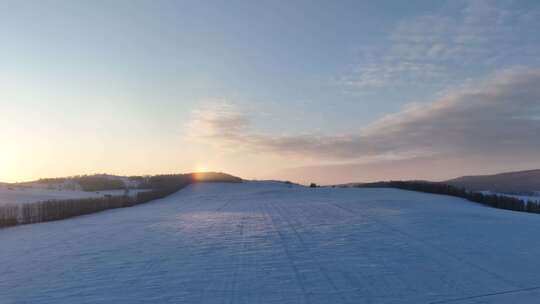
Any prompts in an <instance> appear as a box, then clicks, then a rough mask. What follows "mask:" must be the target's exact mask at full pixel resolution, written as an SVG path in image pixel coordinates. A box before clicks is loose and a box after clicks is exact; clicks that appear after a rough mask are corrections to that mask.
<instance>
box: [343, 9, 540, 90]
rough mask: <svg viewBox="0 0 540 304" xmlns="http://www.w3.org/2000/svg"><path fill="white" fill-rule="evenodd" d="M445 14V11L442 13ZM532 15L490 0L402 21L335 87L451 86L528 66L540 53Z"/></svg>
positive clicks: (364, 52)
mask: <svg viewBox="0 0 540 304" xmlns="http://www.w3.org/2000/svg"><path fill="white" fill-rule="evenodd" d="M445 12H448V10H445ZM538 17H540V14H539V13H538V12H537V11H534V10H532V11H522V10H518V9H515V8H512V7H503V6H501V5H498V4H497V2H494V1H484V0H473V1H467V2H465V5H464V6H463V7H461V8H460V9H459V10H458V12H457V14H455V15H449V14H445V15H442V14H433V15H423V16H417V17H412V18H407V19H405V20H402V21H400V22H398V23H397V24H396V26H395V27H394V28H393V29H392V30H391V31H390V32H389V34H388V37H386V39H384V40H383V42H382V43H381V44H380V45H375V46H371V47H368V48H366V49H363V50H362V52H361V53H362V55H361V57H360V61H359V62H358V63H356V64H354V65H353V66H354V67H353V68H352V70H351V71H350V73H349V74H347V75H345V76H343V77H341V79H339V81H338V82H339V83H341V84H343V85H345V86H346V87H348V88H353V89H358V90H362V91H365V90H370V89H380V88H389V87H398V86H410V85H415V86H426V85H430V86H437V85H438V86H439V87H445V86H448V85H455V84H456V83H457V82H459V81H460V80H461V79H462V78H463V76H466V77H468V76H470V75H473V74H472V73H474V72H475V70H482V69H486V70H493V69H495V68H501V67H503V66H509V65H514V64H520V63H522V62H520V60H523V59H524V58H526V60H528V61H529V62H528V63H530V61H531V60H534V58H535V56H534V54H537V53H538V52H539V51H540V41H539V39H538V38H537V35H536V34H534V31H535V29H538V27H539V26H540V19H539V18H538Z"/></svg>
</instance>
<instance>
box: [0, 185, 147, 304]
mask: <svg viewBox="0 0 540 304" xmlns="http://www.w3.org/2000/svg"><path fill="white" fill-rule="evenodd" d="M140 191H147V190H134V189H130V190H129V195H135V194H136V193H137V192H140ZM124 193H125V192H124V190H107V191H98V192H86V191H77V190H51V189H43V188H23V187H13V186H7V185H6V186H2V185H0V206H2V205H10V204H25V203H33V202H38V201H46V200H65V199H75V198H89V197H103V196H105V195H113V196H116V195H124ZM0 303H1V302H0Z"/></svg>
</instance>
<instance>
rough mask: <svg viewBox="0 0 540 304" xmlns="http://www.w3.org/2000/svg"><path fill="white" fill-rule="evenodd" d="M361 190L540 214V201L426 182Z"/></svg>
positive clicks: (385, 184) (371, 185) (378, 184)
mask: <svg viewBox="0 0 540 304" xmlns="http://www.w3.org/2000/svg"><path fill="white" fill-rule="evenodd" d="M356 187H360V188H397V189H402V190H411V191H418V192H425V193H433V194H443V195H449V196H455V197H459V198H464V199H466V200H468V201H471V202H475V203H479V204H482V205H486V206H489V207H493V208H499V209H507V210H513V211H521V212H530V213H540V201H524V200H521V199H518V198H515V197H511V196H506V195H500V194H486V193H482V192H474V191H468V190H466V189H464V188H458V187H454V186H451V185H448V184H444V183H437V182H425V181H389V182H376V183H366V184H359V185H357V186H356Z"/></svg>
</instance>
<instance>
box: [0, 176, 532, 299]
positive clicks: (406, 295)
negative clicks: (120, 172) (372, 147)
mask: <svg viewBox="0 0 540 304" xmlns="http://www.w3.org/2000/svg"><path fill="white" fill-rule="evenodd" d="M539 229H540V216H539V215H536V214H527V213H518V212H511V211H505V210H498V209H492V208H487V207H484V206H480V205H477V204H474V203H470V202H467V201H464V200H461V199H457V198H452V197H447V196H439V195H430V194H422V193H415V192H409V191H402V190H393V189H357V188H349V189H342V188H317V189H309V188H303V187H298V186H289V185H284V184H281V183H256V182H248V183H243V184H195V185H191V186H189V187H187V188H186V189H184V190H182V191H180V192H178V193H176V194H174V195H172V196H170V197H168V198H165V199H161V200H157V201H155V202H152V203H149V204H144V205H139V206H136V207H133V208H125V209H116V210H110V211H106V212H101V213H98V214H93V215H88V216H83V217H77V218H73V219H68V220H63V221H58V222H49V223H41V224H35V225H25V226H18V227H13V228H7V229H2V230H0V246H1V247H0V303H7V304H11V303H336V304H337V303H414V304H417V303H468V304H469V303H496V304H498V303H508V302H512V303H513V304H517V303H536V300H537V299H538V296H540V271H539V270H540V259H539V258H538V257H539V256H540V242H539V241H538V240H537V233H538V231H539Z"/></svg>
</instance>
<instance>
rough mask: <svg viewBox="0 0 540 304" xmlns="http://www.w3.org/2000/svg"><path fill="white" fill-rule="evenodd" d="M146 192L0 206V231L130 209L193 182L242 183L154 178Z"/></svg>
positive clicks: (222, 177)
mask: <svg viewBox="0 0 540 304" xmlns="http://www.w3.org/2000/svg"><path fill="white" fill-rule="evenodd" d="M147 182H148V184H147V186H148V189H150V190H149V191H145V192H138V193H137V195H135V196H133V197H132V196H128V195H122V196H110V195H107V196H104V197H100V198H80V199H68V200H48V201H41V202H34V203H27V204H19V205H4V206H0V227H7V226H15V225H20V224H31V223H39V222H47V221H55V220H61V219H65V218H70V217H74V216H79V215H85V214H90V213H95V212H99V211H103V210H107V209H114V208H125V207H132V206H135V205H139V204H143V203H147V202H150V201H153V200H156V199H160V198H164V197H166V196H169V195H171V194H173V193H175V192H177V191H179V190H181V189H183V188H184V187H186V186H188V185H190V184H192V183H197V182H227V183H239V182H242V179H240V178H238V177H235V176H231V175H228V174H224V173H208V174H202V173H193V174H170V175H155V176H150V177H148V178H147Z"/></svg>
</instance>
